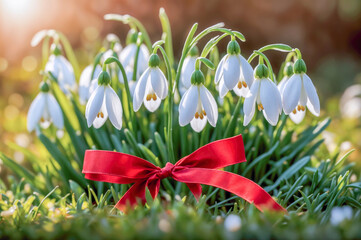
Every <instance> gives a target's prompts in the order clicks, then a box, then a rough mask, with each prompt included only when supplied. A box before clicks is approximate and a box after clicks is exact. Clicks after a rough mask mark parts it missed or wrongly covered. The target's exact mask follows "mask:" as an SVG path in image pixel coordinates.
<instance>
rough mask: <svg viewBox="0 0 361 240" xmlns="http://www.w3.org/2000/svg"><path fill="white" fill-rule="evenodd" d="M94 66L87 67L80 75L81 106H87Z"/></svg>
mask: <svg viewBox="0 0 361 240" xmlns="http://www.w3.org/2000/svg"><path fill="white" fill-rule="evenodd" d="M92 70H93V67H92V65H89V66H87V67H86V68H85V69H84V70H83V72H82V73H81V75H80V80H79V100H80V103H81V104H85V102H86V101H87V100H88V96H89V87H90V82H91V80H92V79H91V76H90V75H91V73H92Z"/></svg>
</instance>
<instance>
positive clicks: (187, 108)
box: [179, 85, 199, 126]
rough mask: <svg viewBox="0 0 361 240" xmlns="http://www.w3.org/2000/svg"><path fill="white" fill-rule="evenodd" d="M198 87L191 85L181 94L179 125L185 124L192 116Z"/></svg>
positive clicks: (195, 106)
mask: <svg viewBox="0 0 361 240" xmlns="http://www.w3.org/2000/svg"><path fill="white" fill-rule="evenodd" d="M198 97H199V94H198V87H197V86H195V85H192V86H191V87H190V88H189V89H188V90H187V92H186V93H185V94H184V95H183V97H182V99H181V101H180V103H179V125H180V126H185V125H187V124H188V123H189V122H190V121H191V120H192V119H193V117H194V114H195V113H196V111H197V102H198Z"/></svg>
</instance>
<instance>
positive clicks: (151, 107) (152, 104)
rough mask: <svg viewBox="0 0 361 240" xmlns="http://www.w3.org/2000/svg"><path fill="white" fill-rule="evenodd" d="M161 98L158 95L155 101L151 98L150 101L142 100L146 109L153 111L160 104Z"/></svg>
mask: <svg viewBox="0 0 361 240" xmlns="http://www.w3.org/2000/svg"><path fill="white" fill-rule="evenodd" d="M160 103H161V99H160V98H159V97H158V98H157V99H156V100H155V101H154V100H153V99H151V100H150V101H144V106H145V108H146V109H148V111H149V112H155V110H157V109H158V108H159V106H160Z"/></svg>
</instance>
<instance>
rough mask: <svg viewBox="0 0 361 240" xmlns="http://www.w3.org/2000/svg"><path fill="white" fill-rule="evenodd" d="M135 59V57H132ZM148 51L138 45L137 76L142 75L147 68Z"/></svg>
mask: <svg viewBox="0 0 361 240" xmlns="http://www.w3.org/2000/svg"><path fill="white" fill-rule="evenodd" d="M134 58H135V55H134ZM148 59H149V51H148V48H147V46H146V45H144V44H142V45H140V50H139V56H138V70H137V74H142V73H143V72H144V71H145V70H146V69H147V68H148Z"/></svg>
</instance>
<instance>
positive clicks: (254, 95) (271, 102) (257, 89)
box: [243, 64, 282, 126]
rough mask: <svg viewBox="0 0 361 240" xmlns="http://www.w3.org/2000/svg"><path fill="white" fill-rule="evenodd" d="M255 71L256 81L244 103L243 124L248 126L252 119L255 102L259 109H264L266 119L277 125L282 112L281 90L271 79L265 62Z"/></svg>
mask: <svg viewBox="0 0 361 240" xmlns="http://www.w3.org/2000/svg"><path fill="white" fill-rule="evenodd" d="M254 72H255V81H254V83H253V84H252V86H251V89H250V93H249V95H248V96H247V97H246V99H245V100H244V104H243V111H244V122H243V125H244V126H247V125H248V124H249V122H250V121H251V120H252V118H253V115H254V112H255V104H256V103H257V107H258V110H259V111H262V112H263V115H264V117H265V118H266V120H267V121H268V122H269V123H270V124H271V125H273V126H275V125H276V124H277V122H278V117H279V115H280V114H281V112H282V101H281V95H280V92H279V91H278V88H277V86H276V84H275V83H274V82H272V80H271V79H269V77H268V76H269V72H268V69H267V67H266V66H265V65H264V64H260V65H258V66H257V67H256V69H255V71H254Z"/></svg>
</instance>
